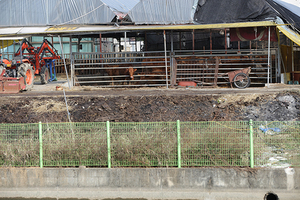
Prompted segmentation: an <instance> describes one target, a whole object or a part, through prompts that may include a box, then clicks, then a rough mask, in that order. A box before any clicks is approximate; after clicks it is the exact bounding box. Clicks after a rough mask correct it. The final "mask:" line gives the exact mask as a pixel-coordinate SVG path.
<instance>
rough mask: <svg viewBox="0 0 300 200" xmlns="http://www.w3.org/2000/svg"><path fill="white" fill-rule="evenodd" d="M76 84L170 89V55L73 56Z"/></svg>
mask: <svg viewBox="0 0 300 200" xmlns="http://www.w3.org/2000/svg"><path fill="white" fill-rule="evenodd" d="M71 65H72V66H71V67H72V70H71V71H72V72H71V76H72V80H73V85H97V86H99V87H141V86H166V85H167V84H170V56H167V59H165V56H164V52H130V53H128V52H127V53H72V59H71Z"/></svg>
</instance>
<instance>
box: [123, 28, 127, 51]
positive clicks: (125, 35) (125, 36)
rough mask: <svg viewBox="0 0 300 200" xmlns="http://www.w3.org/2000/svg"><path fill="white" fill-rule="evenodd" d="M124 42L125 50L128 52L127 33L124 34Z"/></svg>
mask: <svg viewBox="0 0 300 200" xmlns="http://www.w3.org/2000/svg"><path fill="white" fill-rule="evenodd" d="M124 40H125V44H124V50H125V51H127V33H126V32H124Z"/></svg>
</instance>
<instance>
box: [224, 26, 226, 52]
mask: <svg viewBox="0 0 300 200" xmlns="http://www.w3.org/2000/svg"><path fill="white" fill-rule="evenodd" d="M224 35H225V54H227V29H226V28H225V31H224Z"/></svg>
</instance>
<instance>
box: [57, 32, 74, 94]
mask: <svg viewBox="0 0 300 200" xmlns="http://www.w3.org/2000/svg"><path fill="white" fill-rule="evenodd" d="M58 39H59V44H60V49H61V54H62V57H63V61H64V66H65V71H66V75H67V80H68V86H69V89H71V84H70V81H69V75H68V70H67V66H66V59H65V55H64V50H63V46H62V43H61V38H60V35H58Z"/></svg>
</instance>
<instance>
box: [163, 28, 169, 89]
mask: <svg viewBox="0 0 300 200" xmlns="http://www.w3.org/2000/svg"><path fill="white" fill-rule="evenodd" d="M164 49H165V64H166V84H167V89H168V88H169V84H168V82H169V80H168V61H167V38H166V31H165V30H164Z"/></svg>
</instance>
